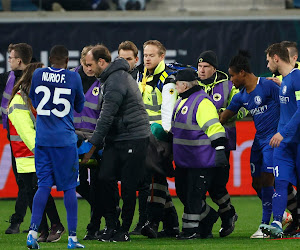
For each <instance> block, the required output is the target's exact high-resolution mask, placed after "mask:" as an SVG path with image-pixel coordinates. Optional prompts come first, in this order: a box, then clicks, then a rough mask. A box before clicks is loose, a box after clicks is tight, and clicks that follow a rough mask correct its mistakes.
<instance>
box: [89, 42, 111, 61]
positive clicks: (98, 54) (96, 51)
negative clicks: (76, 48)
mask: <svg viewBox="0 0 300 250" xmlns="http://www.w3.org/2000/svg"><path fill="white" fill-rule="evenodd" d="M91 52H92V55H93V58H94V60H95V61H96V62H98V60H99V59H100V58H102V59H104V60H105V61H106V62H108V63H110V62H111V55H110V52H109V50H108V48H106V47H105V46H104V45H102V44H99V45H96V46H95V47H94V48H93V49H92V50H91Z"/></svg>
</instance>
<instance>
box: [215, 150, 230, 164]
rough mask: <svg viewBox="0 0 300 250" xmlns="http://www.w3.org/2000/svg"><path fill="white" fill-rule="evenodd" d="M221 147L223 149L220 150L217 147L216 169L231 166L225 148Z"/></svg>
mask: <svg viewBox="0 0 300 250" xmlns="http://www.w3.org/2000/svg"><path fill="white" fill-rule="evenodd" d="M219 147H221V149H218V147H216V156H215V164H216V167H226V166H229V162H228V160H227V157H226V154H225V148H224V147H223V146H219Z"/></svg>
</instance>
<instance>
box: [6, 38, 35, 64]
mask: <svg viewBox="0 0 300 250" xmlns="http://www.w3.org/2000/svg"><path fill="white" fill-rule="evenodd" d="M12 50H14V51H15V53H16V56H17V57H19V58H20V59H21V60H22V62H23V63H24V64H26V65H27V64H29V63H30V62H31V59H32V47H31V46H30V45H29V44H27V43H16V44H10V45H9V46H8V52H11V51H12Z"/></svg>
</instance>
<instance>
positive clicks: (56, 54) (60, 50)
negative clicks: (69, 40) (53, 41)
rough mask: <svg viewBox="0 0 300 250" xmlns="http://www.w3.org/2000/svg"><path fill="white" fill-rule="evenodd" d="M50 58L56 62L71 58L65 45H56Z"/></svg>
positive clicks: (51, 51)
mask: <svg viewBox="0 0 300 250" xmlns="http://www.w3.org/2000/svg"><path fill="white" fill-rule="evenodd" d="M49 57H50V58H51V60H54V61H65V60H66V59H67V58H68V57H69V51H68V49H67V48H66V47H65V46H64V45H55V46H53V47H52V48H51V50H50V55H49Z"/></svg>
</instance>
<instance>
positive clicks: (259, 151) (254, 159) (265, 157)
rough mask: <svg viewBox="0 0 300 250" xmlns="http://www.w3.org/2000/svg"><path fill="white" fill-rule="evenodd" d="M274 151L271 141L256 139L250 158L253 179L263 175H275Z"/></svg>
mask: <svg viewBox="0 0 300 250" xmlns="http://www.w3.org/2000/svg"><path fill="white" fill-rule="evenodd" d="M273 151H274V150H273V148H272V147H271V146H270V145H269V139H257V138H256V137H255V138H254V141H253V145H252V147H251V156H250V167H251V176H252V178H253V177H259V176H261V173H273Z"/></svg>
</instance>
